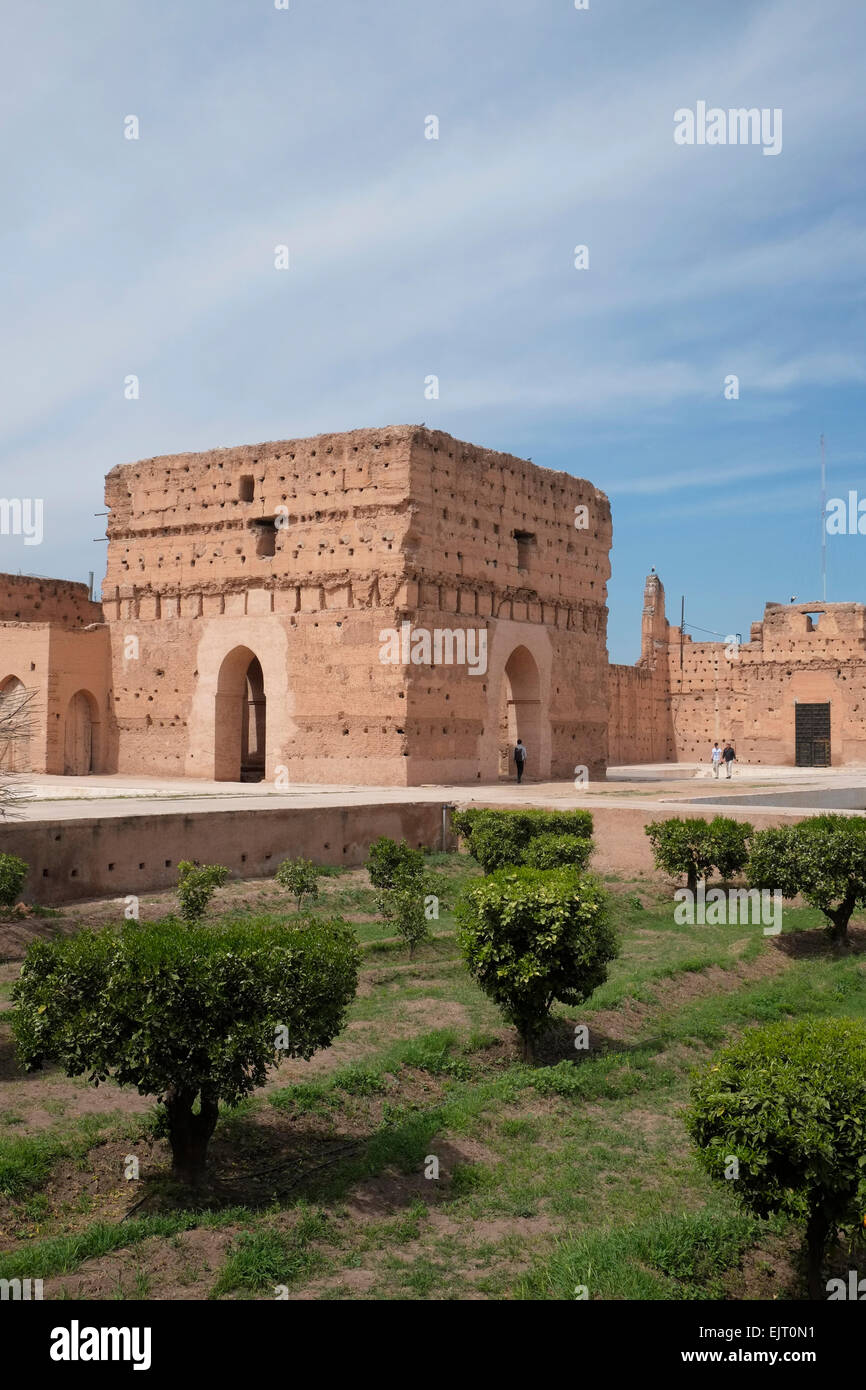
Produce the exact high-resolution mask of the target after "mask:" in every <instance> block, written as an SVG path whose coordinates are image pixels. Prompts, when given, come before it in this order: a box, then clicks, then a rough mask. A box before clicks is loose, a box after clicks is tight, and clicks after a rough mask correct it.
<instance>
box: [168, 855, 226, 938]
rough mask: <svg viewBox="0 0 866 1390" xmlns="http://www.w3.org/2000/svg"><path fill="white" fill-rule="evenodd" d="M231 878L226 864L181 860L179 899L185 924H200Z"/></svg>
mask: <svg viewBox="0 0 866 1390" xmlns="http://www.w3.org/2000/svg"><path fill="white" fill-rule="evenodd" d="M228 876H229V871H228V869H227V868H226V867H225V865H224V864H192V863H190V861H189V860H188V859H181V861H180V863H179V864H178V866H177V897H178V902H179V904H180V915H181V917H182V918H183V920H184V921H185V922H189V923H190V924H191V925H194V924H195V923H196V922H200V921H201V919H202V917H203V916H204V914H205V911H206V909H207V905H208V903H209V902H210V900H211V898H212V897H213V895H214V893H215V892H216V890H217V888H221V887H222V885H223V884H224V883H225V881H226V879H227V878H228Z"/></svg>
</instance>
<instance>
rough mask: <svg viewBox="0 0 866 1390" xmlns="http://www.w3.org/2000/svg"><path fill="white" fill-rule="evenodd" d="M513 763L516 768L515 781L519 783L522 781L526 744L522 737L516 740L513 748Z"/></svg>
mask: <svg viewBox="0 0 866 1390" xmlns="http://www.w3.org/2000/svg"><path fill="white" fill-rule="evenodd" d="M514 765H515V767H516V768H517V781H518V783H520V782H522V781H523V769H524V767H525V766H526V745H525V744H524V742H523V740H522V739H518V740H517V745H516V747H515V749H514Z"/></svg>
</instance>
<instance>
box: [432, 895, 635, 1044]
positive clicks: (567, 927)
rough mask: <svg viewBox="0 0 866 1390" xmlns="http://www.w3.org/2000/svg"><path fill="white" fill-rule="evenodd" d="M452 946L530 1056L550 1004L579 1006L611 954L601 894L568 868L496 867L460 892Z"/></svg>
mask: <svg viewBox="0 0 866 1390" xmlns="http://www.w3.org/2000/svg"><path fill="white" fill-rule="evenodd" d="M457 924H458V926H457V941H458V944H459V946H460V950H461V952H462V954H463V959H464V960H465V962H466V964H467V966H468V968H469V972H470V974H471V975H472V976H473V978H474V979H475V980H476V981H477V983H478V984H479V986H480V987H481V989H482V990H483V991H484V993H485V994H487V995H488V996H489V997H490V998H491V999H493V1000H494V1002H495V1003H496V1004H498V1005H499V1007H500V1009H501V1010H502V1013H503V1014H504V1016H505V1018H507V1019H508V1020H509V1022H511V1023H513V1024H514V1025H515V1026H516V1028H517V1030H518V1032H519V1033H520V1036H521V1038H522V1039H523V1044H524V1052H525V1054H526V1055H527V1056H530V1055H531V1053H532V1050H533V1046H534V1043H535V1041H536V1040H537V1038H538V1037H539V1035H540V1034H541V1033H542V1032H543V1030H544V1028H545V1026H546V1024H547V1019H548V1015H549V1013H550V1010H551V1007H552V1005H553V1003H554V1001H555V1000H559V1001H560V1002H561V1003H563V1004H581V1003H583V1001H584V1000H585V999H587V998H588V997H589V995H590V994H592V992H593V990H594V989H596V988H597V987H598V986H599V985H600V984H602V983H603V982H604V980H605V979H606V978H607V964H608V962H609V961H611V960H613V959H614V957H615V956H616V955H617V950H618V948H617V942H616V937H615V934H614V931H613V928H612V927H611V924H610V920H609V903H608V896H607V894H606V893H605V891H604V889H603V888H602V887H601V884H600V883H599V882H598V881H597V880H596V879H594V878H591V877H588V876H583V875H581V874H580V873H578V871H577V870H575V869H573V868H562V869H548V870H542V869H531V868H516V869H515V868H511V869H500V870H498V871H496V872H495V873H493V874H490V875H489V876H488V878H486V879H484V880H483V881H482V882H480V883H477V884H475V885H473V886H472V887H470V888H468V889H466V890H465V892H464V894H463V896H462V898H461V899H460V901H459V902H458V904H457Z"/></svg>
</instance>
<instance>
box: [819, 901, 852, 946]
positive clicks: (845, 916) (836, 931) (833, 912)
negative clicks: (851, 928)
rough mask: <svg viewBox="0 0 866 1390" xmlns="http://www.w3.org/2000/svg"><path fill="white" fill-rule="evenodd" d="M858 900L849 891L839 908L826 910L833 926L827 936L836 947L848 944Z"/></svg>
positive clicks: (828, 929) (829, 928)
mask: <svg viewBox="0 0 866 1390" xmlns="http://www.w3.org/2000/svg"><path fill="white" fill-rule="evenodd" d="M856 903H857V899H856V897H855V896H853V895H852V893H851V892H850V891H849V892H848V893H846V894H845V896H844V898H843V899H842V901H841V902H840V904H839V906H838V907H830V908H827V909H826V912H825V915H826V916H827V917H828V919H829V921H830V923H831V925H830V926H829V927H828V928H827V935H828V936H829V938H830V940H831V941H832V943H833V945H834V946H841V945H843V944H847V942H848V923H849V922H850V921H851V916H852V914H853V912H854V908H855V906H856Z"/></svg>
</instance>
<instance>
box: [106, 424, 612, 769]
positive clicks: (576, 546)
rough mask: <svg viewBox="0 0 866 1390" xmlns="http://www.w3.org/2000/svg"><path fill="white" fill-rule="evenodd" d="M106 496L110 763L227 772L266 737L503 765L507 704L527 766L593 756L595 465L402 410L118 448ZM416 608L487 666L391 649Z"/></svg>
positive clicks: (601, 704)
mask: <svg viewBox="0 0 866 1390" xmlns="http://www.w3.org/2000/svg"><path fill="white" fill-rule="evenodd" d="M106 502H107V504H108V506H109V508H110V516H109V523H108V535H109V550H108V571H107V574H106V579H105V583H104V585H103V603H104V609H105V615H106V618H107V619H108V621H109V625H110V629H111V651H112V671H113V696H112V701H113V707H114V716H113V717H114V726H115V757H116V764H117V767H118V770H120V771H122V772H154V771H157V770H160V771H163V772H165V773H170V774H173V775H187V776H199V777H213V776H216V777H217V778H219V779H222V778H225V779H226V780H231V779H233V778H234V777H236V776H238V775H241V770H240V769H239V767H238V763H239V760H241V761H243V758H244V757H246V756H247V753H246V752H245V751H244V750H246V749H247V745H248V744H249V745H250V746H251V745H252V744H253V743H255V744H257V746H258V750H259V752H260V753H261V743H262V741H263V742H264V767H265V775H266V777H268V778H269V779H270V778H277V779H279V777H281V776H284V777H286V778H287V779H288V780H289V781H319V782H335V783H339V784H346V783H353V782H356V783H377V782H379V783H392V784H418V783H419V782H424V781H432V780H436V781H448V780H455V781H467V780H493V779H495V778H496V776H497V774H498V771H499V767H500V759H501V754H502V748H501V742H500V726H501V723H502V719H503V718H504V719H505V727H507V728H508V730H509V737H510V736H511V735H513V734H514V732H515V729H519V730H520V731H521V733H522V736H523V738H524V742H526V743H527V744H528V745H529V748H530V764H529V772H528V775H529V776H532V775H533V774H535V775H536V776H541V775H545V776H550V775H556V776H568V775H571V773H572V771H573V768H574V767H575V766H576V765H580V764H582V765H586V766H588V767H590V768H591V770H592V773H593V774H594V775H598V774H599V773H600V771H601V770H602V769H603V767H604V760H605V749H606V719H607V710H606V701H607V688H606V648H605V633H606V618H607V609H606V606H605V599H606V584H607V579H608V577H609V572H610V571H609V562H608V552H609V548H610V508H609V505H608V502H607V499H606V498H605V497H604V494H602V493H600V492H598V491H597V490H596V489H595V488H594V487H592V485H591V484H589V483H586V482H583V481H581V480H579V479H575V478H572V477H571V476H570V475H568V474H564V473H555V472H552V471H550V470H547V469H541V468H538V467H536V466H535V465H533V464H532V463H529V462H527V461H525V460H520V459H517V458H514V457H512V456H510V455H505V454H499V453H495V452H493V451H491V450H486V449H480V448H477V447H475V446H473V445H470V444H463V443H460V442H459V441H457V440H454V439H452V438H451V437H450V436H448V435H446V434H442V433H439V432H436V431H432V430H427V429H425V428H423V427H415V426H403V427H390V428H386V429H382V430H358V431H354V432H352V433H349V434H336V435H321V436H317V437H316V438H314V439H307V440H295V441H286V442H282V443H270V444H262V445H257V446H244V447H242V448H236V449H220V450H214V451H212V452H210V453H205V454H187V455H175V456H171V457H167V458H160V459H150V460H144V461H142V462H141V463H138V464H130V465H124V466H121V467H118V468H115V469H113V470H112V472H111V473H110V474H109V475H108V478H107V480H106ZM576 520H577V521H578V522H579V525H577V526H576V525H575V522H576ZM405 624H408V625H409V633H410V635H414V634H415V633H416V632H417V631H418V630H419V629H420V630H421V631H422V632H427V633H429V634H431V639H432V637H433V636H435V634H436V633H437V632H440V633H442V632H445V633H448V634H449V635H450V636H449V641H450V643H451V649H452V651H453V650H454V647H455V645H456V644H457V639H456V635H457V634H459V636H460V640H461V641H463V642H464V643H465V641H466V640H467V636H471V638H472V639H474V641H475V649H476V650H478V649H479V647H480V643H481V634H483V638H484V669H483V670H482V669H481V662H480V661H476V662H475V665H474V672H473V669H472V668H471V667H470V664H469V663H468V662H467V661H465V660H464V661H462V662H461V661H460V660H451V661H448V660H447V648H446V659H445V660H442V661H436V660H435V659H433V660H428V659H426V656H425V653H424V652H423V651H421V652H420V653H419V655H420V659H419V660H417V661H416V660H414V659H413V657H414V653H415V649H414V648H412V649H411V651H412V656H411V657H410V660H409V661H408V663H405V664H404V662H403V661H402V660H400V661H398V662H394V661H388V660H383V659H382V650H383V635H384V634H387V633H388V632H391V631H393V632H398V633H402V631H403V629H404V625H405ZM470 630H471V633H470ZM457 654H458V655H459V651H458V653H457ZM251 662H256V663H257V665H258V666H259V667H260V668H261V669H260V672H259V671H258V669H257V668H256V667H252V668H251V667H250V663H251ZM250 670H252V673H253V674H252V678H251V679H248V677H249V673H250ZM257 682H258V685H257ZM256 691H258V710H257V712H253V713H250V708H251V706H252V705H253V704H254V703H255V698H254V697H255V696H256ZM241 704H243V705H244V709H243V710H242V709H241ZM263 711H264V713H263ZM239 721H242V722H243V723H244V725H245V729H246V730H247V732H244V734H243V739H242V738H241V734H240V733H239ZM254 726H255V729H254ZM250 731H251V732H250ZM242 742H243V748H241V744H242ZM251 759H252V755H250V760H251Z"/></svg>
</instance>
